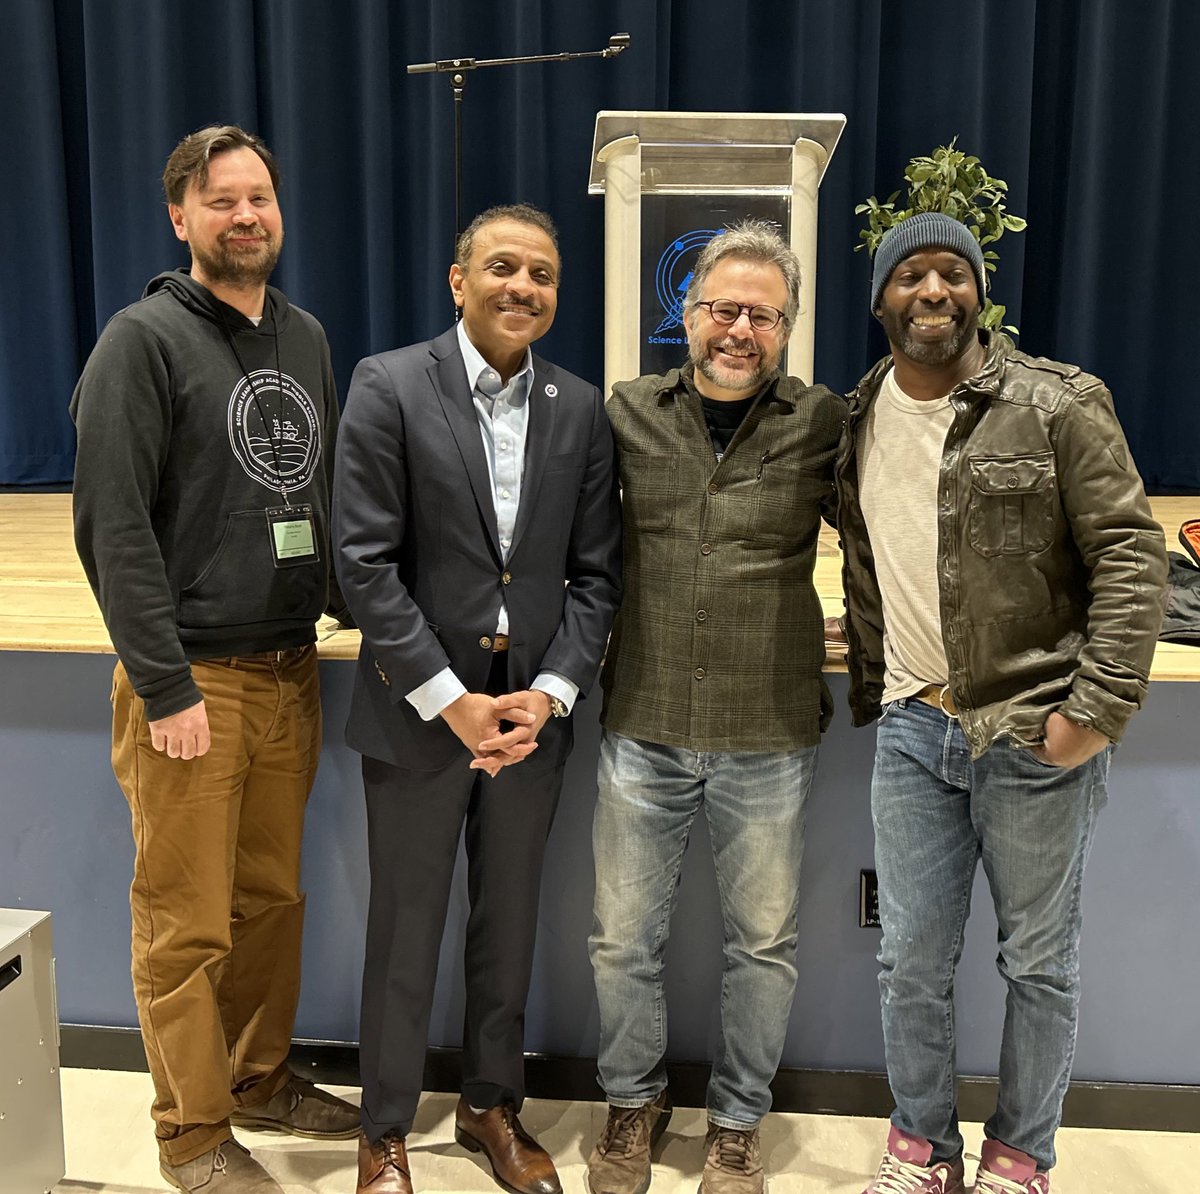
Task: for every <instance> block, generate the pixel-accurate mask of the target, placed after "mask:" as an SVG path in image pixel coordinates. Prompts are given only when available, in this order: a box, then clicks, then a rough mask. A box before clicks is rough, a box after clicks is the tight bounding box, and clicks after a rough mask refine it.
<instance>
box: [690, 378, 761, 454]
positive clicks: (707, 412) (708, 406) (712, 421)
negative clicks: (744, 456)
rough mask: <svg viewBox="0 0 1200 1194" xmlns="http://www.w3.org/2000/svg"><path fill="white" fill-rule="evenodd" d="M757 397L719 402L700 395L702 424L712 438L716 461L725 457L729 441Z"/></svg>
mask: <svg viewBox="0 0 1200 1194" xmlns="http://www.w3.org/2000/svg"><path fill="white" fill-rule="evenodd" d="M757 397H758V395H757V394H751V395H750V397H749V398H738V399H736V400H735V401H733V402H720V401H718V400H717V399H715V398H705V397H704V395H703V394H701V395H700V403H701V405H702V406H703V408H704V422H705V423H706V424H707V425H708V434H709V435H710V436H711V437H712V443H713V451H714V452H715V453H716V454H717V460H718V461H720V459H721V457H722V456H724V455H725V451H726V449H727V448H728V447H729V441H730V440H732V439H733V437H734V435H735V434H736V433H737V429H738V428H739V427H740V426H741V425H742V420H743V419H744V418H745V417H746V415H747V414H748V413H749V411H750V408H751V407H752V406H753V405H754V399H755V398H757Z"/></svg>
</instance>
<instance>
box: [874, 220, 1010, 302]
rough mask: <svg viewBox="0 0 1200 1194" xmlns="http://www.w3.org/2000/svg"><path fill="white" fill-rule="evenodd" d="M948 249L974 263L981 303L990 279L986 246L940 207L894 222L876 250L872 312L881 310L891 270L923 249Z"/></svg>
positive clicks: (972, 265) (972, 266) (972, 264)
mask: <svg viewBox="0 0 1200 1194" xmlns="http://www.w3.org/2000/svg"><path fill="white" fill-rule="evenodd" d="M932 248H938V249H949V250H950V252H952V253H957V254H958V255H959V256H960V257H961V258H963V260H964V261H969V262H970V263H971V268H972V269H973V270H974V271H975V281H976V282H977V283H978V284H979V303H980V306H982V305H983V300H984V297H985V296H986V295H987V282H986V280H985V278H984V274H983V250H982V249H981V248H980V247H979V242H978V241H977V240H976V239H975V236H974V234H973V233H972V232H971V230H970V229H969V228H968V227H967V226H966V225H965V224H960V223H959V222H958V220H956V219H954V218H953V217H952V216H948V215H945V214H943V213H942V212H940V211H921V212H918V213H917V214H916V215H915V216H909V217H908V218H907V219H905V220H901V221H900V223H898V224H893V225H892V226H891V227H890V228H889V229H888V230H887V231H886V232H885V233H884V234H883V239H882V240H881V241H880V242H879V248H878V249H876V250H875V268H874V270H873V271H872V273H871V313H872V314H874V313H875V312H876V311H877V310H879V300H880V298H881V297H882V296H883V288H884V287H885V286H886V285H887V283H888V279H889V278H890V277H891V276H892V271H893V270H894V269H895V268H896V266H898V265H899V264H900V262H902V261H903V260H904V259H905V258H906V257H911V256H912V255H913V254H914V253H919V252H920V251H921V250H922V249H932Z"/></svg>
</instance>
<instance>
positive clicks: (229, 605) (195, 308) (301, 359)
mask: <svg viewBox="0 0 1200 1194" xmlns="http://www.w3.org/2000/svg"><path fill="white" fill-rule="evenodd" d="M277 181H278V175H277V172H276V169H275V163H274V160H273V158H272V157H271V154H270V151H269V150H268V149H267V147H266V146H265V145H264V144H263V143H262V141H260V140H259V139H258V138H257V137H255V136H253V135H251V134H249V133H246V132H244V131H243V130H242V129H239V128H236V127H233V126H228V125H227V126H221V127H217V126H214V127H210V128H206V129H202V130H200V131H199V132H197V133H193V134H192V135H191V136H189V137H186V138H184V140H183V141H181V142H180V143H179V145H178V146H176V148H175V150H174V152H173V153H172V154H171V157H170V159H169V160H168V162H167V166H166V170H165V172H164V174H163V188H164V190H165V192H166V197H167V203H168V207H169V211H170V216H171V223H172V226H173V227H174V230H175V235H176V236H177V237H178V238H179V239H180V240H181V241H185V242H186V243H187V245H188V247H189V249H190V251H191V257H192V266H191V270H190V272H189V271H188V270H186V269H179V270H172V271H169V272H167V273H164V274H160V275H159V276H158V277H157V278H154V279H153V280H152V281H151V282H150V284H149V285H148V286H147V287H146V292H145V294H144V295H143V296H142V299H141V301H140V302H137V303H134V304H133V305H132V306H130V307H127V308H126V309H125V310H124V311H120V312H118V313H117V314H116V315H115V316H114V317H113V318H112V320H111V321H110V322H109V324H108V326H107V327H106V328H105V329H104V332H103V334H102V335H101V337H100V341H99V343H98V344H97V345H96V348H95V351H94V352H93V353H92V355H91V358H90V359H89V360H88V363H87V366H86V367H85V369H84V372H83V376H82V377H81V378H80V381H79V385H78V386H77V387H76V390H75V395H74V397H73V399H72V402H71V413H72V416H73V418H74V419H75V423H76V426H77V428H78V434H79V447H78V454H77V459H76V468H75V498H74V503H75V542H76V547H77V549H78V551H79V556H80V559H81V560H82V561H83V566H84V570H85V571H86V573H87V576H88V580H89V581H90V583H91V585H92V588H93V590H94V591H95V594H96V598H97V601H98V602H99V604H100V609H101V612H102V613H103V615H104V621H105V624H106V625H107V627H108V631H109V634H110V635H111V637H112V640H113V645H114V646H115V647H116V651H117V655H118V657H119V662H118V663H117V667H116V673H115V676H114V679H113V691H112V702H113V756H112V757H113V768H114V770H115V772H116V776H117V780H118V782H119V783H120V785H121V788H122V790H123V791H124V793H125V796H126V798H127V799H128V801H129V806H130V810H131V812H132V815H133V835H134V844H135V847H136V857H135V862H134V879H133V885H132V888H131V891H130V904H131V910H132V918H133V981H134V992H135V995H136V998H137V1005H138V1018H139V1021H140V1023H141V1028H142V1039H143V1042H144V1044H145V1047H146V1057H147V1061H148V1062H149V1067H150V1072H151V1075H152V1076H153V1079H154V1087H155V1101H154V1106H153V1111H152V1114H153V1117H154V1121H155V1131H156V1136H157V1138H158V1147H159V1154H160V1162H161V1164H160V1168H161V1172H162V1174H163V1176H164V1177H165V1178H166V1179H167V1181H169V1182H170V1183H171V1184H172V1185H173V1186H175V1187H176V1188H178V1189H181V1190H195V1189H199V1188H201V1187H207V1186H208V1184H209V1183H210V1182H213V1179H214V1177H217V1178H219V1181H217V1182H215V1183H214V1188H215V1189H217V1190H220V1191H223V1192H228V1194H232V1192H233V1191H255V1192H266V1191H277V1190H279V1189H280V1187H279V1186H277V1185H276V1183H275V1182H274V1181H273V1180H272V1179H271V1178H270V1177H269V1175H268V1174H267V1173H266V1171H265V1170H264V1169H263V1168H262V1167H261V1166H260V1165H259V1164H258V1163H257V1162H256V1161H254V1160H253V1159H252V1158H251V1157H250V1155H249V1153H248V1152H247V1151H246V1150H245V1149H244V1148H242V1147H241V1146H240V1145H238V1144H237V1143H236V1142H234V1141H233V1139H232V1135H231V1127H230V1125H231V1123H233V1124H242V1125H244V1126H253V1127H259V1128H273V1129H277V1130H282V1131H288V1132H293V1133H295V1134H297V1135H301V1136H308V1137H316V1138H321V1139H340V1138H344V1137H349V1136H353V1135H355V1134H356V1133H357V1129H358V1115H357V1109H356V1108H353V1107H351V1106H349V1105H348V1104H346V1103H343V1102H342V1101H341V1100H339V1099H335V1098H334V1097H333V1096H332V1095H329V1094H327V1093H326V1092H324V1091H320V1090H318V1089H317V1088H316V1087H314V1086H312V1085H311V1084H310V1083H308V1082H306V1081H304V1080H302V1079H300V1078H298V1077H296V1076H295V1075H293V1074H292V1073H291V1072H290V1071H289V1070H288V1068H287V1053H288V1048H289V1045H290V1043H291V1034H292V1023H293V1018H294V1015H295V1009H296V1000H297V997H298V994H299V988H300V938H301V930H302V925H303V910H304V896H303V893H302V892H301V891H300V889H299V871H300V843H301V836H302V832H303V818H304V805H305V802H306V800H307V798H308V793H309V790H310V788H311V787H312V781H313V777H314V776H315V774H316V770H317V760H318V757H319V755H320V748H321V711H320V704H319V690H318V680H317V659H316V648H315V646H314V645H313V644H314V639H315V635H314V631H313V624H314V622H315V621H316V619H317V618H319V617H320V615H321V613H322V612H323V610H324V609H325V608H326V605H327V602H328V598H329V584H328V575H329V552H328V546H327V544H328V532H327V526H328V514H329V488H330V477H331V473H332V467H333V447H334V434H335V431H336V427H337V419H338V406H337V394H336V391H335V387H334V380H333V372H332V368H331V366H330V359H329V346H328V344H327V343H326V340H325V334H324V332H323V331H322V329H321V326H320V324H318V323H317V321H316V320H315V319H313V317H312V316H311V315H309V314H308V313H307V312H305V311H302V310H300V309H299V308H298V307H293V306H290V305H289V304H288V301H287V299H286V298H285V297H284V295H283V294H281V293H280V292H279V291H278V290H275V289H273V288H271V287H268V286H267V284H266V282H267V278H268V277H269V276H270V274H271V271H272V269H273V268H274V266H275V262H276V260H277V258H278V256H279V249H280V246H281V244H282V242H283V222H282V218H281V216H280V212H279V207H278V204H277V201H276V197H275V188H276V184H277Z"/></svg>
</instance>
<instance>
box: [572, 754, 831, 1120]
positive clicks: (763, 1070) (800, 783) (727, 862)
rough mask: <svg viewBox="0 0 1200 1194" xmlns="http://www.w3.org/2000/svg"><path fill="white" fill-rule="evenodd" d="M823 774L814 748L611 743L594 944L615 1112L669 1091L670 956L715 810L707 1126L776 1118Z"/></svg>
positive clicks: (603, 1055) (597, 843)
mask: <svg viewBox="0 0 1200 1194" xmlns="http://www.w3.org/2000/svg"><path fill="white" fill-rule="evenodd" d="M816 761H817V748H816V747H815V746H812V747H807V748H804V749H801V750H795V751H786V752H781V753H776V752H752V751H721V752H715V753H706V752H697V751H694V750H683V749H681V748H677V747H673V746H660V745H657V744H656V743H653V742H641V741H637V740H635V739H633V738H626V737H623V736H622V735H619V734H611V733H609V732H608V731H607V730H606V731H605V733H604V737H603V740H602V742H601V746H600V768H599V774H598V783H599V789H600V792H599V799H598V800H597V803H596V817H595V822H594V824H593V831H592V848H593V851H594V855H595V862H596V903H595V919H594V922H593V926H592V936H591V939H590V941H589V943H588V944H589V948H590V952H591V956H592V967H593V969H594V971H595V976H596V994H597V997H598V999H599V1003H600V1051H599V1065H600V1085H601V1086H603V1087H604V1092H605V1095H606V1096H607V1098H608V1101H609V1103H611V1104H612V1105H614V1106H617V1107H640V1106H641V1105H642V1104H643V1103H646V1102H649V1101H650V1100H652V1099H653V1098H655V1096H656V1095H657V1094H658V1093H659V1091H661V1090H662V1089H663V1087H665V1086H666V1084H667V1075H666V1069H665V1059H666V1051H667V1007H666V1000H665V999H664V997H663V982H662V971H663V955H664V953H665V951H666V946H667V937H668V934H669V933H670V927H671V912H672V910H673V909H674V906H675V893H676V891H677V889H678V885H679V869H680V866H681V865H682V863H683V855H684V851H685V850H686V849H687V843H688V834H689V832H690V830H691V826H692V820H693V818H694V817H695V816H696V814H697V813H698V812H699V811H700V810H701V809H703V810H704V816H705V819H706V820H707V821H708V831H709V837H710V838H711V840H712V849H713V862H714V864H715V868H716V874H717V890H718V894H719V896H720V901H721V914H722V917H723V919H724V927H725V932H724V970H723V976H722V982H721V1008H720V1012H721V1019H720V1031H719V1034H718V1037H717V1044H716V1050H715V1053H714V1055H713V1064H712V1077H711V1078H710V1080H709V1085H708V1098H707V1103H708V1117H709V1119H710V1120H711V1121H712V1122H713V1123H714V1124H717V1125H719V1126H721V1127H726V1128H746V1127H752V1126H754V1125H755V1124H757V1123H758V1122H759V1120H760V1119H762V1117H763V1116H764V1115H765V1114H766V1113H767V1111H769V1110H770V1107H771V1093H770V1090H769V1085H770V1082H771V1079H772V1078H773V1077H774V1076H775V1070H776V1069H777V1068H778V1066H779V1058H780V1056H781V1054H782V1052H783V1043H784V1038H785V1036H786V1034H787V1026H788V1017H789V1015H790V1013H791V1008H792V996H793V995H794V993H795V990H796V903H797V899H798V888H799V878H800V857H801V854H802V853H803V850H804V809H805V802H806V800H807V797H808V790H809V787H810V785H811V783H812V778H813V773H814V771H815V770H816Z"/></svg>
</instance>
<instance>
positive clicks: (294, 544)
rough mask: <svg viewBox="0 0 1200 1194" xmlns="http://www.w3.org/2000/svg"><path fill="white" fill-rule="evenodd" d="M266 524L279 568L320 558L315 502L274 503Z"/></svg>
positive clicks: (268, 513)
mask: <svg viewBox="0 0 1200 1194" xmlns="http://www.w3.org/2000/svg"><path fill="white" fill-rule="evenodd" d="M267 528H268V530H269V531H270V532H271V557H272V559H274V561H275V567H276V568H293V567H295V566H296V565H297V564H311V563H314V562H315V561H317V560H319V559H320V558H321V553H320V551H319V550H318V549H317V533H316V523H315V521H314V519H313V511H312V506H274V507H272V508H271V509H269V510H268V511H267Z"/></svg>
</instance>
